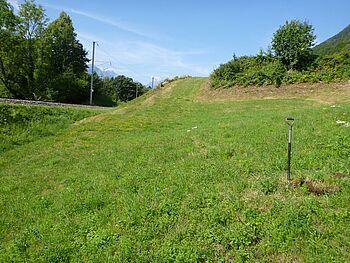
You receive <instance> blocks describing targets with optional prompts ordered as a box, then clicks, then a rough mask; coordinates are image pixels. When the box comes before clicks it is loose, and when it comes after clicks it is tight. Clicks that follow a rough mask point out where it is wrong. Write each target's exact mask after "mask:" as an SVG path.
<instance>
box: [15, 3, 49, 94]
mask: <svg viewBox="0 0 350 263" xmlns="http://www.w3.org/2000/svg"><path fill="white" fill-rule="evenodd" d="M19 19H20V23H19V34H20V36H21V37H22V44H21V50H20V53H19V55H20V56H21V58H22V65H21V69H22V75H24V77H25V81H22V82H21V83H20V86H21V88H22V89H24V90H25V91H26V97H27V98H32V99H35V98H36V97H37V96H38V94H36V93H38V91H37V88H40V87H39V86H38V85H37V83H36V77H37V76H35V70H36V67H37V63H40V61H41V60H40V58H41V53H40V52H41V49H40V40H41V39H42V36H43V33H44V30H45V28H46V26H47V22H48V19H47V18H46V16H45V13H44V9H43V8H42V7H41V6H40V5H39V6H37V5H36V4H35V3H34V0H26V1H25V2H24V4H22V5H21V6H20V10H19Z"/></svg>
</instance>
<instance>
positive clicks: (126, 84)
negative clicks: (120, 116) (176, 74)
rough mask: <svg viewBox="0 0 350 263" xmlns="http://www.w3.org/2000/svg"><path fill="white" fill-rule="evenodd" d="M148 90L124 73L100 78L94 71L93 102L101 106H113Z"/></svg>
mask: <svg viewBox="0 0 350 263" xmlns="http://www.w3.org/2000/svg"><path fill="white" fill-rule="evenodd" d="M147 91H149V88H146V87H145V86H143V85H142V84H141V83H139V82H136V81H134V80H133V79H132V78H129V77H126V76H124V75H119V76H116V77H112V78H109V77H104V78H100V77H99V76H98V75H97V74H96V73H94V103H95V104H97V105H101V106H114V105H117V104H118V102H127V101H130V100H133V99H135V98H137V97H139V96H141V95H142V94H144V93H146V92H147Z"/></svg>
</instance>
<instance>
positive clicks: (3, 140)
mask: <svg viewBox="0 0 350 263" xmlns="http://www.w3.org/2000/svg"><path fill="white" fill-rule="evenodd" d="M103 111H105V110H101V109H98V108H96V109H90V108H63V107H47V106H40V107H39V106H25V105H14V104H5V103H0V153H2V152H4V151H8V150H10V149H13V148H15V147H16V146H19V145H24V144H27V143H30V142H33V141H35V140H39V139H41V138H43V137H46V136H53V135H56V134H58V133H62V132H64V131H65V130H66V129H67V128H69V126H70V125H71V124H73V123H74V122H76V121H78V120H81V119H84V118H86V117H89V116H92V115H97V114H100V113H101V112H103Z"/></svg>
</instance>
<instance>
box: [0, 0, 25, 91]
mask: <svg viewBox="0 0 350 263" xmlns="http://www.w3.org/2000/svg"><path fill="white" fill-rule="evenodd" d="M18 24H19V20H18V18H17V17H16V16H15V14H14V12H13V7H12V6H11V5H10V4H9V3H8V2H7V1H6V0H0V80H1V82H2V83H3V85H4V87H5V88H6V89H7V90H8V91H9V92H10V93H11V94H12V95H14V96H15V97H18V98H24V95H23V94H22V92H21V89H20V86H19V85H18V83H19V82H20V79H21V74H20V66H21V59H20V56H18V47H19V45H20V36H19V34H18V32H17V26H18Z"/></svg>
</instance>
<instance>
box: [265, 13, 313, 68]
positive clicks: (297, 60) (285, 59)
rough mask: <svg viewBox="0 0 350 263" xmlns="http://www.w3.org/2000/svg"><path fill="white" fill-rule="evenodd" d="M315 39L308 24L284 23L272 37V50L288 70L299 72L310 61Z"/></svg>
mask: <svg viewBox="0 0 350 263" xmlns="http://www.w3.org/2000/svg"><path fill="white" fill-rule="evenodd" d="M315 39H316V36H315V35H314V28H313V26H312V25H310V24H309V23H308V22H300V21H299V20H291V21H286V23H285V24H284V25H282V26H281V27H280V28H279V29H278V30H277V31H276V32H275V33H274V35H273V39H272V50H273V51H274V53H275V56H276V57H277V58H278V59H279V60H280V61H281V63H282V64H283V65H284V66H285V67H286V68H287V69H288V70H289V69H294V70H301V69H304V68H307V66H309V64H310V62H311V61H312V58H313V56H312V52H311V48H312V47H313V46H314V45H315Z"/></svg>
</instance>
